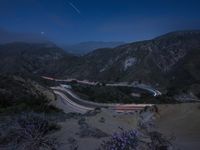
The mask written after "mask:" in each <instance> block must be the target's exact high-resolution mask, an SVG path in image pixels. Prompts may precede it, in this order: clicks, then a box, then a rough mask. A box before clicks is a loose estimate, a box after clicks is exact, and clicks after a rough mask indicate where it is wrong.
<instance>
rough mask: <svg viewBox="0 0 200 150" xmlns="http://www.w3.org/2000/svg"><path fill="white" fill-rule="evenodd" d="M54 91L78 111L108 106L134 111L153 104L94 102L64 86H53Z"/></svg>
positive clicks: (119, 109) (109, 107)
mask: <svg viewBox="0 0 200 150" xmlns="http://www.w3.org/2000/svg"><path fill="white" fill-rule="evenodd" d="M51 89H52V90H53V91H54V93H55V94H56V95H57V96H59V97H60V98H61V100H62V101H63V104H64V105H67V107H66V109H67V108H70V109H71V110H74V112H78V113H86V112H88V111H91V110H94V109H95V108H107V109H111V110H114V111H116V112H133V111H137V110H142V109H144V108H145V107H147V106H152V104H105V103H94V102H91V101H87V100H83V99H81V98H80V97H78V96H77V95H76V94H75V93H74V92H73V91H72V90H71V89H67V88H63V87H60V86H58V87H51Z"/></svg>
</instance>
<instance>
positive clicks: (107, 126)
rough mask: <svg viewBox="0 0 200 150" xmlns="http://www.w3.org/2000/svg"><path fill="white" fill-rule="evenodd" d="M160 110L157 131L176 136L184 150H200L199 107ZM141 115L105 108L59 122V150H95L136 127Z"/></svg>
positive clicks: (156, 120) (164, 106)
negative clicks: (112, 137) (104, 142)
mask: <svg viewBox="0 0 200 150" xmlns="http://www.w3.org/2000/svg"><path fill="white" fill-rule="evenodd" d="M59 105H60V104H59ZM57 106H58V105H57ZM158 109H159V113H158V114H156V115H155V116H156V118H155V124H156V128H157V130H158V131H160V132H161V133H163V134H164V135H166V136H167V137H175V140H173V141H174V143H175V145H177V147H178V148H180V149H181V150H199V148H200V104H198V103H196V104H175V105H159V106H158ZM138 116H139V112H134V113H121V114H119V113H116V112H113V111H110V110H106V109H103V110H102V111H101V112H100V113H97V114H95V115H89V116H79V117H71V118H69V119H66V120H65V121H64V122H60V123H59V125H60V126H61V127H62V128H61V130H59V131H58V132H56V133H55V136H56V137H58V141H59V142H60V143H62V144H61V145H60V147H59V150H71V149H73V148H75V147H77V149H78V150H86V149H87V150H95V149H97V148H98V147H99V146H100V145H101V143H102V141H104V140H106V139H107V138H108V136H110V135H112V134H113V133H115V132H120V131H121V129H124V130H131V129H134V128H137V123H138ZM84 124H86V125H87V128H85V127H84V126H83V125H84ZM88 129H89V131H88ZM82 133H83V136H81V134H82ZM104 134H106V135H104Z"/></svg>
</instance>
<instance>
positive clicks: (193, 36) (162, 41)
mask: <svg viewBox="0 0 200 150" xmlns="http://www.w3.org/2000/svg"><path fill="white" fill-rule="evenodd" d="M199 56H200V31H178V32H172V33H169V34H166V35H163V36H160V37H158V38H155V39H153V40H149V41H142V42H135V43H131V44H126V45H122V46H119V47H116V48H105V49H98V50H95V51H93V52H91V53H89V54H87V55H85V56H84V57H82V58H81V60H80V61H79V63H78V64H77V65H76V66H75V67H74V70H73V71H71V70H70V71H69V70H67V69H66V70H65V73H64V74H63V75H64V76H65V77H70V76H71V77H76V78H80V79H90V80H103V81H130V82H132V81H139V80H141V81H143V82H145V83H153V84H154V85H156V84H163V85H167V83H169V82H171V80H172V79H176V81H178V80H177V79H178V78H179V77H184V76H185V77H186V78H188V79H190V80H192V82H194V81H199V79H200V78H199V71H198V68H199V65H198V64H199V59H198V57H199ZM178 74H179V76H177V75H178ZM174 76H177V77H174Z"/></svg>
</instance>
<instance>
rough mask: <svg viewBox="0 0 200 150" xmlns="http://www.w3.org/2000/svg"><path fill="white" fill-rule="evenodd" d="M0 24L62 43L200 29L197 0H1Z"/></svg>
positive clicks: (134, 37)
mask: <svg viewBox="0 0 200 150" xmlns="http://www.w3.org/2000/svg"><path fill="white" fill-rule="evenodd" d="M0 28H4V29H7V30H9V31H12V32H27V33H35V34H41V35H42V36H45V37H48V38H49V39H51V40H53V41H55V42H60V43H76V42H83V41H125V42H130V41H138V40H145V39H150V38H153V37H155V36H157V35H160V34H163V33H166V32H169V31H174V30H184V29H200V1H199V0H69V1H68V0H0Z"/></svg>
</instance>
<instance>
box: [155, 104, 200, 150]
mask: <svg viewBox="0 0 200 150" xmlns="http://www.w3.org/2000/svg"><path fill="white" fill-rule="evenodd" d="M159 113H160V115H159V117H158V118H157V120H156V125H157V128H158V130H159V131H160V132H162V133H164V134H165V135H169V136H175V137H176V139H175V140H174V142H175V144H176V145H177V146H178V147H179V148H180V149H181V150H199V149H200V104H198V103H195V104H189V103H188V104H176V105H160V106H159Z"/></svg>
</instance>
